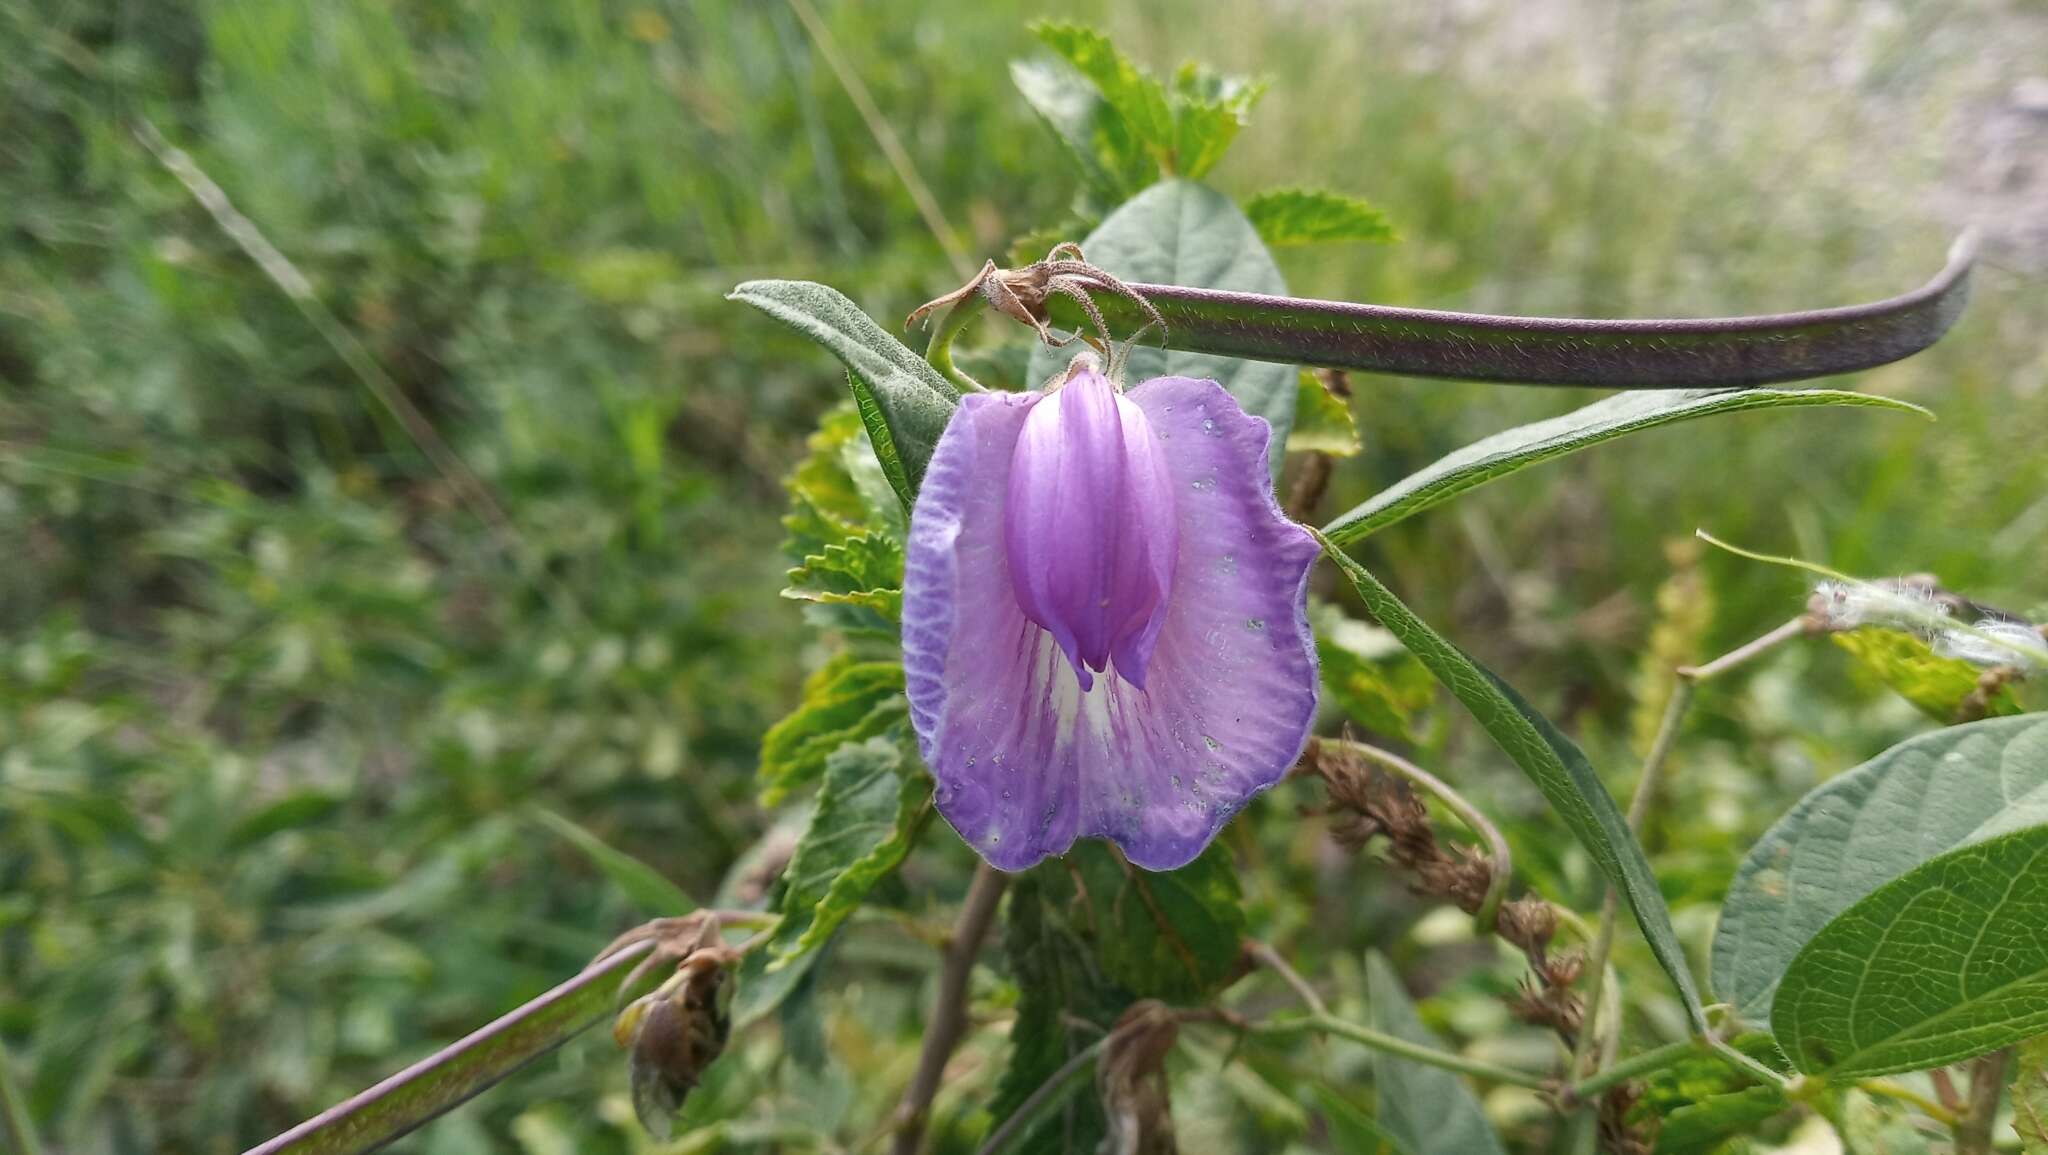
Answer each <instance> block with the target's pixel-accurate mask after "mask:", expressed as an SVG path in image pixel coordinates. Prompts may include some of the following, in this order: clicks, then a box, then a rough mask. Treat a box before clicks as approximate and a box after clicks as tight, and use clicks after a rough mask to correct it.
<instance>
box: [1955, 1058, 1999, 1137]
mask: <svg viewBox="0 0 2048 1155" xmlns="http://www.w3.org/2000/svg"><path fill="white" fill-rule="evenodd" d="M2011 1058H2012V1049H2011V1048H2010V1047H2008V1048H2006V1049H2005V1050H2003V1051H1993V1052H1991V1053H1990V1054H1988V1055H1985V1056H1984V1057H1982V1058H1980V1059H1977V1060H1976V1061H1974V1062H1972V1063H1971V1064H1970V1100H1969V1102H1968V1103H1967V1104H1966V1105H1965V1107H1964V1109H1963V1113H1962V1115H1961V1116H1960V1117H1958V1118H1957V1119H1956V1125H1955V1136H1956V1155H1991V1127H1992V1124H1994V1123H1995V1122H1997V1120H1998V1101H1999V1097H2000V1096H2001V1095H2003V1094H2004V1092H2005V1065H2006V1061H2007V1060H2009V1059H2011Z"/></svg>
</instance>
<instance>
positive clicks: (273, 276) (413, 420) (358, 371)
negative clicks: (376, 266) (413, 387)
mask: <svg viewBox="0 0 2048 1155" xmlns="http://www.w3.org/2000/svg"><path fill="white" fill-rule="evenodd" d="M134 132H135V138H136V140H138V141H140V142H141V144H142V147H144V148H146V149H148V150H149V152H150V155H152V156H154V157H156V159H157V163H159V164H161V165H163V167H164V169H165V171H167V172H169V173H170V174H171V175H172V176H174V177H176V178H177V179H178V183H179V184H182V185H184V186H185V191H187V192H189V193H191V194H192V199H194V200H196V201H198V202H199V207H201V208H203V209H205V210H206V213H207V215H208V216H210V217H212V218H213V222H214V224H216V225H218V226H220V230H221V232H223V233H225V234H227V237H228V239H229V240H231V241H233V242H234V243H235V246H236V247H237V248H239V249H241V250H242V252H243V254H244V255H246V256H247V257H248V258H249V259H250V260H252V261H254V262H255V263H256V267H257V268H258V269H261V270H262V271H263V275H264V276H265V277H268V278H269V279H270V283H271V284H273V285H275V286H277V288H278V291H279V292H282V293H283V294H284V295H285V296H286V297H287V298H289V299H290V300H291V302H292V304H293V306H295V307H296V308H297V309H298V311H299V315H300V316H302V317H304V318H305V320H306V323H307V324H309V325H311V326H312V327H313V331H314V332H316V333H318V334H320V337H321V339H322V340H324V341H326V342H327V345H328V347H329V348H330V349H332V350H333V351H334V354H335V356H337V357H339V358H341V360H342V362H343V363H344V364H346V365H347V366H348V367H349V369H350V370H351V371H352V372H354V373H355V375H356V379H357V380H359V381H361V382H362V384H363V388H364V389H366V390H368V391H369V393H370V396H371V397H372V398H373V399H375V400H376V402H377V404H378V405H380V406H382V407H383V409H384V411H385V412H386V413H388V414H390V415H391V418H392V419H393V420H394V421H396V422H398V425H399V428H401V429H403V430H404V431H405V435H406V436H407V437H408V438H410V439H411V441H412V443H413V447H414V448H416V449H418V450H419V451H420V454H421V455H422V456H424V457H425V458H426V459H427V461H428V462H429V463H430V464H432V465H433V467H434V469H435V471H436V472H438V473H440V475H441V477H442V479H443V480H444V481H446V482H447V483H448V486H449V488H450V489H452V490H454V491H455V495H456V497H457V499H458V500H460V501H461V502H462V503H463V504H464V505H466V506H468V507H469V509H470V511H471V512H472V513H474V514H475V515H476V516H477V518H478V519H479V520H481V521H482V522H483V523H484V524H485V525H486V526H487V527H488V528H489V529H490V531H491V534H492V536H493V537H494V538H496V539H497V542H498V546H499V548H500V549H502V550H503V551H504V552H505V553H506V554H507V555H508V556H509V557H511V558H513V559H515V560H516V561H517V562H518V563H519V565H520V567H521V568H522V569H523V570H524V571H525V572H527V573H528V574H531V575H533V576H534V578H535V580H536V581H538V582H539V583H540V584H541V588H542V592H543V593H544V595H545V596H547V597H548V599H549V601H550V602H551V603H553V604H554V605H555V607H556V608H557V609H558V610H560V611H562V612H563V614H564V616H566V617H569V618H571V619H572V620H577V621H580V620H582V617H583V615H582V614H581V612H580V611H579V610H578V609H577V608H576V605H575V603H574V602H573V601H571V600H570V599H569V597H568V595H567V593H566V591H564V590H562V589H560V588H559V587H557V586H556V585H555V584H554V583H553V582H552V581H550V580H549V579H548V578H547V577H546V571H545V570H544V569H543V568H542V567H541V566H540V565H539V563H538V559H537V558H535V556H534V555H533V553H532V551H531V550H530V549H529V548H528V547H527V545H526V542H525V540H524V539H522V538H521V537H520V535H519V531H518V529H517V528H516V527H514V525H513V524H512V519H511V517H510V516H508V515H507V514H506V513H505V508H504V507H503V506H502V505H500V504H498V499H497V498H496V496H494V495H493V494H492V493H491V490H490V487H489V486H487V485H485V484H484V481H483V479H482V478H480V477H478V476H477V475H476V472H475V471H474V470H472V469H470V467H469V465H468V463H467V462H465V461H463V460H462V457H461V455H460V454H458V453H456V452H455V450H454V448H453V447H452V446H450V445H449V444H448V442H447V441H446V440H445V439H443V438H442V436H441V434H440V432H439V431H438V430H436V429H435V428H434V424H433V422H431V421H429V420H427V415H426V414H424V413H422V412H420V410H419V407H418V406H416V405H414V404H413V403H412V400H411V399H410V398H408V397H407V396H406V395H405V391H404V390H403V389H400V388H399V386H398V382H397V381H395V380H393V379H392V377H391V375H390V374H389V373H387V372H385V370H384V366H382V365H381V364H379V363H378V361H377V358H376V356H375V355H374V354H372V353H371V352H370V350H369V349H368V348H367V347H366V346H364V344H363V343H362V341H360V340H358V339H357V337H356V335H355V334H354V333H352V332H350V331H349V328H348V327H347V326H346V325H343V324H342V323H341V319H340V318H338V317H336V316H335V315H334V313H333V311H332V310H330V309H329V308H328V307H327V305H326V303H325V302H323V301H321V300H320V295H319V293H317V292H316V291H315V290H314V288H313V282H312V281H310V280H308V279H307V278H306V275H305V274H304V273H301V272H300V271H299V268H298V266H297V265H294V264H292V262H291V259H290V258H288V257H286V256H285V255H284V253H282V252H280V251H279V250H278V248H277V246H276V245H273V244H271V243H270V239H269V238H268V237H266V236H264V235H263V231H262V230H261V229H259V228H257V227H256V222H254V221H252V220H250V219H249V218H248V217H247V216H244V215H243V214H242V211H241V210H240V209H237V208H236V207H235V205H234V202H233V201H231V200H229V199H228V194H227V193H226V192H225V191H224V190H222V188H221V187H220V185H219V184H217V183H215V181H214V179H213V178H212V177H210V176H208V175H207V174H206V170H204V169H202V168H200V167H199V164H198V162H197V161H194V160H193V159H192V157H191V155H190V154H189V153H187V152H185V150H183V149H181V148H178V147H177V146H175V145H173V144H172V143H171V142H170V141H168V140H166V139H165V138H164V135H163V133H161V132H159V131H157V127H156V125H155V124H152V123H151V122H150V121H148V120H138V121H136V122H135V125H134Z"/></svg>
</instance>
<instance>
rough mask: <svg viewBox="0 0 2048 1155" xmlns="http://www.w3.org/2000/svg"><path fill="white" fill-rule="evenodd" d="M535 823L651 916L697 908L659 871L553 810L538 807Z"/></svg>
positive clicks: (683, 912) (684, 912)
mask: <svg viewBox="0 0 2048 1155" xmlns="http://www.w3.org/2000/svg"><path fill="white" fill-rule="evenodd" d="M533 817H534V819H535V821H537V822H539V823H540V824H541V825H542V826H545V827H547V828H548V829H549V830H552V831H554V832H555V833H556V834H559V835H561V836H562V837H563V838H565V839H567V840H568V841H569V842H570V843H572V844H574V846H575V847H576V849H578V850H580V851H582V852H583V853H584V854H585V855H586V856H588V857H589V859H590V861H591V862H592V863H594V864H595V865H596V866H597V868H598V869H599V870H601V871H603V872H604V876H605V877H606V878H609V879H611V881H612V885H613V886H616V887H618V888H619V893H621V894H623V895H625V896H626V897H627V898H628V899H630V900H631V901H632V903H633V905H634V906H637V907H639V908H640V910H641V911H642V912H644V913H646V914H649V915H679V914H688V913H690V912H691V911H693V910H695V909H697V904H696V903H695V902H693V901H691V899H690V896H689V895H687V894H684V893H683V888H682V887H680V886H677V885H676V884H675V883H673V882H670V881H669V880H668V878H667V877H666V876H664V875H663V874H662V873H661V872H660V871H658V870H656V869H654V868H653V867H651V866H649V865H647V864H646V863H644V862H642V861H640V860H639V859H637V858H635V857H633V856H632V855H630V854H627V853H626V852H625V851H623V850H619V849H617V848H616V847H614V846H612V845H611V844H610V843H608V842H606V841H605V840H604V839H602V838H599V837H598V836H597V835H595V834H592V833H591V832H590V831H588V830H585V829H583V828H582V827H581V826H578V825H577V824H576V823H574V822H571V821H569V820H568V819H567V818H564V817H562V816H561V815H559V814H557V813H555V812H554V811H552V810H546V809H542V808H540V807H535V808H534V811H533Z"/></svg>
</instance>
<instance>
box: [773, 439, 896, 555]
mask: <svg viewBox="0 0 2048 1155" xmlns="http://www.w3.org/2000/svg"><path fill="white" fill-rule="evenodd" d="M864 453H867V454H869V455H870V456H872V454H871V453H870V451H869V449H868V438H867V435H866V433H865V431H864V430H863V429H862V428H861V419H860V414H859V412H858V411H857V410H856V409H855V408H854V407H853V406H851V405H841V406H839V407H837V408H834V409H831V410H828V411H827V412H826V414H825V416H824V417H823V418H822V419H821V420H820V421H819V422H818V429H817V432H815V433H813V434H811V436H810V438H809V440H807V441H806V442H805V453H804V456H803V458H802V459H801V460H799V461H798V462H797V464H796V468H795V469H792V470H790V473H789V476H788V477H786V478H784V479H783V481H782V487H783V488H784V489H785V490H787V491H788V492H789V512H788V513H786V514H784V515H783V516H782V528H783V530H784V531H785V532H786V533H787V534H788V537H786V538H785V539H784V540H783V543H782V551H783V553H784V554H786V555H788V557H789V558H790V560H791V561H795V562H799V563H801V562H802V561H803V560H804V558H806V557H808V556H810V555H812V554H815V553H819V552H821V551H823V550H824V548H825V547H826V546H828V545H836V544H839V543H841V542H844V541H845V540H846V539H847V538H849V537H852V536H854V535H856V534H860V533H865V532H867V531H868V529H869V525H870V523H871V522H874V521H877V520H880V519H879V518H878V516H877V513H876V511H875V510H874V509H873V508H872V506H871V504H870V502H869V494H868V487H866V486H863V485H862V484H861V482H860V481H859V480H858V479H856V478H855V477H854V474H853V465H852V463H853V462H855V461H857V460H859V457H860V455H861V454H864ZM875 468H876V471H877V473H879V472H880V469H881V467H880V465H879V464H877V465H876V467H875Z"/></svg>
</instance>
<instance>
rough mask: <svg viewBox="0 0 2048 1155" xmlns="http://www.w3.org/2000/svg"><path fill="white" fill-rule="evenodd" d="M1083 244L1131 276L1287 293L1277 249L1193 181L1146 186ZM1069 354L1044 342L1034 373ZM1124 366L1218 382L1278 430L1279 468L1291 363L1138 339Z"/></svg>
mask: <svg viewBox="0 0 2048 1155" xmlns="http://www.w3.org/2000/svg"><path fill="white" fill-rule="evenodd" d="M1082 247H1083V248H1085V249H1086V250H1087V253H1088V259H1089V260H1090V261H1092V262H1094V263H1095V264H1097V265H1099V266H1101V267H1102V268H1104V269H1107V270H1109V271H1110V272H1112V273H1115V274H1116V275H1117V276H1119V277H1122V278H1124V279H1125V280H1130V281H1149V282H1155V283H1158V284H1168V285H1190V286H1194V287H1198V288H1208V289H1235V290H1238V291H1241V292H1247V293H1285V292H1286V291H1287V282H1286V281H1285V280H1283V279H1282V278H1281V276H1280V269H1279V267H1278V266H1276V265H1275V264H1274V263H1273V256H1272V254H1270V253H1268V252H1267V251H1266V246H1265V245H1263V244H1261V243H1259V236H1258V234H1257V233H1256V232H1254V231H1252V226H1251V222H1250V221H1247V220H1245V218H1244V214H1243V213H1241V212H1239V211H1237V206H1236V205H1234V204H1232V203H1230V199H1229V198H1228V197H1226V196H1224V195H1223V194H1222V193H1219V192H1217V191H1216V190H1215V189H1212V188H1208V187H1206V186H1204V185H1199V184H1194V183H1191V182H1189V181H1166V182H1163V183H1160V184H1156V185H1153V186H1152V187H1151V188H1149V189H1146V190H1145V191H1144V192H1142V193H1140V194H1138V196H1136V197H1135V198H1133V199H1132V200H1131V201H1130V202H1128V203H1126V204H1125V205H1124V206H1123V207H1121V208H1119V209H1117V210H1116V212H1114V213H1112V214H1110V217H1109V219H1108V220H1105V221H1103V222H1102V226H1101V227H1100V228H1098V229H1096V230H1095V231H1094V232H1093V233H1090V234H1089V235H1088V238H1087V240H1085V241H1083V242H1082ZM1126 335H1128V334H1119V336H1126ZM1072 356H1073V355H1072V353H1071V352H1062V351H1060V350H1056V349H1048V348H1044V347H1043V346H1041V347H1039V348H1038V349H1035V350H1034V351H1033V352H1032V355H1031V380H1034V381H1044V380H1047V379H1049V378H1051V377H1052V376H1053V375H1054V374H1056V373H1058V372H1060V371H1061V370H1062V369H1064V368H1065V367H1066V365H1067V363H1068V362H1069V361H1070V360H1072ZM1126 372H1127V375H1128V376H1129V379H1130V380H1131V381H1133V382H1137V381H1144V380H1147V379H1149V378H1152V377H1167V376H1179V377H1206V378H1209V379H1210V380H1213V381H1217V382H1219V383H1221V384H1222V386H1223V387H1224V388H1225V389H1228V390H1229V391H1230V394H1231V396H1233V397H1235V398H1237V401H1238V404H1240V405H1242V406H1244V409H1245V412H1247V413H1250V414H1252V415H1254V416H1257V417H1263V418H1265V419H1266V422H1267V424H1269V425H1271V426H1272V427H1273V440H1272V442H1271V446H1270V455H1271V457H1272V461H1273V465H1274V468H1275V469H1278V468H1279V463H1280V456H1281V454H1282V452H1283V451H1284V450H1285V448H1286V445H1287V435H1288V432H1289V431H1290V430H1292V429H1293V428H1294V402H1295V395H1296V389H1297V385H1298V380H1297V376H1296V370H1295V368H1294V367H1293V366H1292V365H1276V364H1272V363H1270V362H1265V361H1239V360H1236V359H1234V358H1230V357H1218V356H1215V355H1213V354H1208V353H1180V352H1173V353H1169V352H1167V351H1165V350H1162V349H1158V348H1154V347H1149V346H1141V347H1138V348H1134V349H1132V350H1131V354H1130V360H1129V362H1128V363H1127V366H1126Z"/></svg>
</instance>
